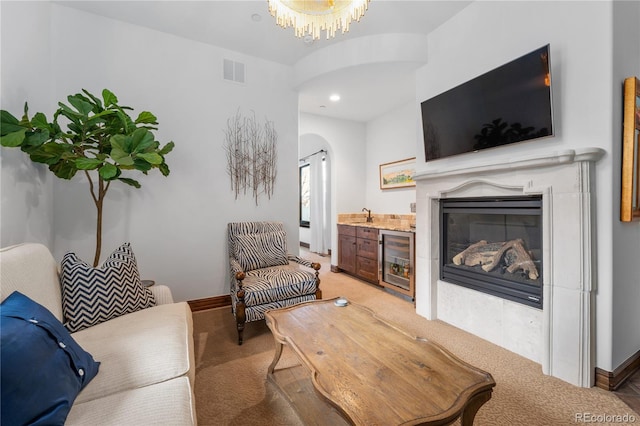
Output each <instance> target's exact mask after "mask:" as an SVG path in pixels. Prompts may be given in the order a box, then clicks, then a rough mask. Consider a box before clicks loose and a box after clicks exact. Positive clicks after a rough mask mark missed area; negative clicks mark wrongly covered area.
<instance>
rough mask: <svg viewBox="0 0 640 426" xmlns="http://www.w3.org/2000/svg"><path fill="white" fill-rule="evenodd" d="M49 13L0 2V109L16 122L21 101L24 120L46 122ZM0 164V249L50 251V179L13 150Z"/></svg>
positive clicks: (36, 5) (1, 154)
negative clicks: (26, 113)
mask: <svg viewBox="0 0 640 426" xmlns="http://www.w3.org/2000/svg"><path fill="white" fill-rule="evenodd" d="M50 11H51V5H50V3H49V2H28V3H26V4H21V3H16V2H1V3H0V22H1V23H0V28H1V29H2V32H1V34H0V37H1V51H2V69H1V78H0V109H4V110H7V111H10V112H11V113H12V114H13V115H14V116H16V118H18V119H20V118H21V117H22V113H23V108H24V103H25V101H28V103H29V110H30V111H31V112H30V117H33V114H34V113H35V112H37V111H42V112H44V113H46V114H47V115H48V116H49V118H51V112H52V111H53V108H52V105H51V81H52V79H51V74H50V72H49V70H50V41H49V31H50V13H51V12H50ZM18 82H20V83H19V84H18ZM0 162H1V165H0V191H1V192H2V207H1V209H0V223H1V224H2V226H0V246H1V247H6V246H9V245H13V244H19V243H23V242H39V243H42V244H45V245H47V246H49V247H51V245H52V243H53V226H52V225H53V190H52V182H53V179H54V176H53V174H51V173H50V172H49V171H48V170H47V167H46V166H45V165H42V164H35V163H33V162H32V161H31V160H30V159H29V157H28V155H27V154H25V153H23V152H22V151H20V149H18V148H14V149H11V148H2V149H0Z"/></svg>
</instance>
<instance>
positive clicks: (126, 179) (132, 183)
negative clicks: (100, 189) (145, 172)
mask: <svg viewBox="0 0 640 426" xmlns="http://www.w3.org/2000/svg"><path fill="white" fill-rule="evenodd" d="M118 180H119V181H121V182H124V183H126V184H127V185H131V186H134V187H136V188H138V189H140V183H139V182H138V181H137V180H134V179H129V178H118Z"/></svg>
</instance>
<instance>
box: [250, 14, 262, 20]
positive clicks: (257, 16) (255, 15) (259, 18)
mask: <svg viewBox="0 0 640 426" xmlns="http://www.w3.org/2000/svg"><path fill="white" fill-rule="evenodd" d="M251 20H252V21H253V22H260V21H262V16H260V15H259V14H257V13H254V14H253V15H251Z"/></svg>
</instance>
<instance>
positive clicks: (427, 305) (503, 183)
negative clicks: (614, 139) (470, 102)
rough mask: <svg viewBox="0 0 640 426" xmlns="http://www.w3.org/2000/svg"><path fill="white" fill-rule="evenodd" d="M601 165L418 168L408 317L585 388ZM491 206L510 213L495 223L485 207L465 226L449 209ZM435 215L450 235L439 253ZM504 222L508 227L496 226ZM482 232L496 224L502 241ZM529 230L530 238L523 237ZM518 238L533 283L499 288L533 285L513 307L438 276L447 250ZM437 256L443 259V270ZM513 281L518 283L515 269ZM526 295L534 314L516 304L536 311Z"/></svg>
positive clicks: (536, 160)
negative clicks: (473, 338) (475, 339)
mask: <svg viewBox="0 0 640 426" xmlns="http://www.w3.org/2000/svg"><path fill="white" fill-rule="evenodd" d="M603 156H604V151H603V150H601V149H599V148H582V149H576V150H571V149H568V150H564V151H559V152H544V153H535V154H533V153H530V154H524V155H522V156H521V157H515V158H511V159H505V158H501V157H495V156H484V157H474V156H469V157H468V158H469V161H459V162H455V163H454V162H449V163H447V162H442V163H440V162H433V164H431V163H427V164H426V165H424V166H423V169H421V170H420V169H418V170H416V173H415V175H414V180H415V181H416V203H417V211H416V266H415V269H414V271H415V274H416V298H415V301H416V302H415V303H416V312H417V313H418V314H420V315H423V316H425V317H426V318H429V319H438V320H440V321H444V322H447V323H449V324H452V325H454V326H456V327H458V328H460V329H463V330H465V331H467V332H470V333H473V334H475V335H477V336H479V337H482V338H484V339H486V340H488V341H490V342H492V343H495V344H497V345H499V346H502V347H503V348H505V349H508V350H510V351H512V352H515V353H517V354H519V355H522V356H524V357H526V358H528V359H530V360H532V361H534V362H538V363H540V365H541V367H542V371H543V372H544V373H545V374H549V375H551V376H554V377H557V378H559V379H562V380H564V381H567V382H569V383H573V384H575V385H577V386H585V387H590V386H592V385H593V380H594V368H595V362H594V360H595V354H594V341H595V339H594V336H595V331H594V329H595V322H594V309H593V307H594V301H595V291H596V284H597V282H596V280H597V273H596V270H595V261H594V259H595V254H596V252H595V240H594V235H595V215H594V214H593V213H594V200H595V186H596V182H595V169H596V163H597V162H598V160H599V159H600V158H602V157H603ZM479 158H482V159H483V160H480V159H479ZM440 164H442V166H440ZM493 200H500V201H505V202H516V205H515V206H514V205H509V204H507V210H508V212H507V214H505V213H504V212H502V213H500V214H498V215H497V218H496V217H494V215H488V216H487V215H485V214H484V210H483V209H484V208H485V206H480V210H479V211H476V212H474V213H472V215H471V216H472V217H473V220H469V221H468V222H469V223H467V219H464V218H461V217H459V216H455V215H457V214H458V213H457V212H458V210H457V209H458V208H459V207H462V208H461V209H460V211H462V212H463V213H465V214H466V213H468V212H465V210H466V208H465V207H469V206H470V205H473V204H474V203H478V202H480V203H482V202H485V201H493ZM450 202H451V203H453V204H449V203H450ZM520 202H524V203H525V204H528V203H531V205H529V206H527V205H520ZM445 206H446V208H447V209H449V208H450V209H451V210H447V214H448V215H449V216H448V217H447V222H449V221H450V220H451V216H452V215H453V221H454V222H455V226H454V227H453V229H451V227H450V229H449V230H448V231H447V236H446V239H448V240H450V241H449V243H448V248H447V251H446V252H443V246H442V241H441V240H443V239H444V236H443V230H442V228H443V227H442V223H443V222H442V220H441V214H442V212H441V209H444V208H445ZM476 207H477V206H474V209H475V208H476ZM502 207H505V206H504V205H503V206H502ZM509 209H511V210H509ZM529 209H531V211H530V212H529V211H527V210H529ZM513 212H516V213H517V214H511V213H513ZM522 213H524V214H522ZM503 216H506V217H503ZM506 221H509V223H512V224H510V225H505V222H506ZM500 222H502V224H500ZM486 223H491V226H488V227H487V228H489V229H491V228H494V227H495V226H494V225H495V223H498V224H499V225H501V226H498V228H500V227H502V228H503V231H501V232H502V233H503V234H502V235H497V236H496V235H493V231H487V230H486V229H485V230H484V231H483V230H482V228H483V227H484V226H481V227H479V226H478V225H480V224H486ZM536 227H537V228H539V231H540V234H539V235H538V234H537V232H535V233H533V232H530V231H533V230H534V229H535V228H536ZM504 228H506V230H505V229H504ZM512 228H513V230H512ZM464 234H466V236H464V238H462V237H460V236H461V235H464ZM534 234H536V235H538V236H533V235H534ZM459 237H460V238H459ZM519 239H521V240H523V243H524V244H523V251H525V252H527V253H528V254H530V256H531V258H532V262H533V264H534V265H535V267H536V269H537V275H538V278H535V275H536V273H534V274H532V275H531V276H529V274H530V272H524V273H526V275H527V276H528V278H525V279H524V280H521V281H524V282H523V283H518V284H514V283H510V284H509V285H511V286H518V285H519V284H526V287H529V288H530V289H531V288H535V287H536V286H538V289H537V290H534V291H537V292H538V293H533V294H529V295H527V296H526V297H524V299H523V298H521V301H514V300H511V299H508V298H506V297H502V295H501V296H500V297H498V296H497V295H495V294H489V293H488V292H483V291H476V290H475V289H470V288H468V287H466V286H464V285H459V284H457V283H453V281H452V279H451V278H450V277H445V276H443V275H442V274H443V271H444V269H445V268H444V265H447V266H451V265H450V264H451V263H453V264H454V265H455V262H453V257H454V256H456V255H457V254H458V253H456V254H453V252H452V253H449V251H450V250H452V251H456V250H460V249H461V248H463V247H464V246H465V245H471V244H474V243H477V242H480V241H487V244H489V243H495V242H504V241H510V240H519ZM503 240H504V241H503ZM451 242H453V243H454V244H453V246H452V244H451ZM455 244H458V247H457V248H456V247H455ZM449 246H452V247H450V248H449ZM467 248H468V247H467ZM464 249H465V250H466V248H464ZM463 251H464V250H463ZM445 257H447V258H448V257H450V259H447V260H445V261H443V260H442V258H445ZM456 266H459V265H456ZM499 267H500V269H502V268H503V267H504V265H500V266H499ZM474 268H478V266H475V267H474ZM480 268H481V267H480ZM504 268H505V269H506V268H508V266H507V267H504ZM456 269H460V268H456ZM527 269H528V270H530V269H531V268H527ZM485 272H486V271H485ZM516 272H517V274H523V272H522V270H517V271H516ZM504 275H505V274H502V276H504ZM532 277H533V278H532ZM521 278H522V277H521ZM490 281H493V279H490ZM529 296H531V297H532V298H535V297H540V303H541V308H540V307H535V306H532V305H531V303H524V302H523V301H524V300H525V299H526V300H529V301H530V302H536V301H535V300H532V299H529Z"/></svg>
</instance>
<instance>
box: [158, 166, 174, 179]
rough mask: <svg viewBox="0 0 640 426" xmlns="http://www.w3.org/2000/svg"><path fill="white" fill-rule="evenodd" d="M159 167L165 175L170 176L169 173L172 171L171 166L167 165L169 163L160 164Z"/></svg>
mask: <svg viewBox="0 0 640 426" xmlns="http://www.w3.org/2000/svg"><path fill="white" fill-rule="evenodd" d="M158 168H159V169H160V173H162V175H163V176H169V173H170V172H171V171H170V170H169V166H168V165H167V163H162V164H160V165H159V166H158Z"/></svg>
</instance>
